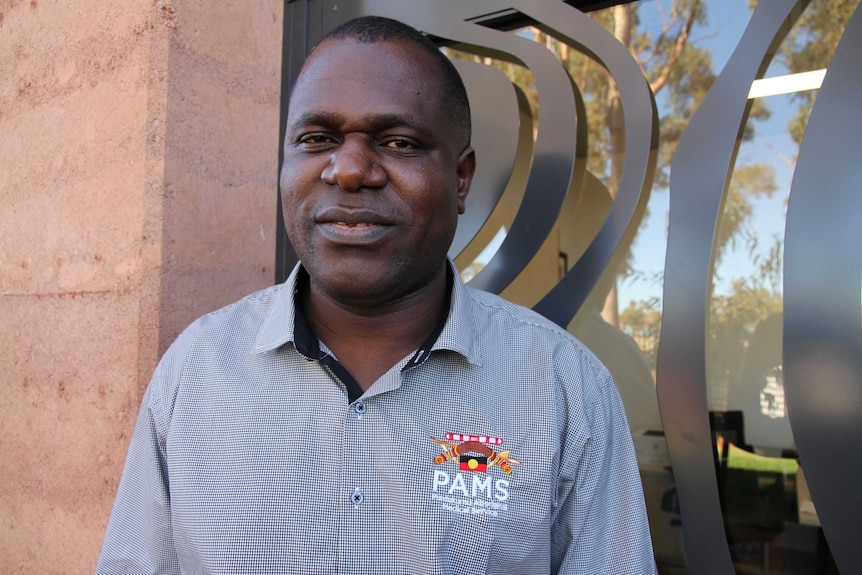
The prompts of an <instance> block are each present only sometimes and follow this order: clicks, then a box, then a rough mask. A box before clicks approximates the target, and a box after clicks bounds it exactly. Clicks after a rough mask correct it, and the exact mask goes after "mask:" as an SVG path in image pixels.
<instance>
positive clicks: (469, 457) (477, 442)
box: [429, 433, 523, 475]
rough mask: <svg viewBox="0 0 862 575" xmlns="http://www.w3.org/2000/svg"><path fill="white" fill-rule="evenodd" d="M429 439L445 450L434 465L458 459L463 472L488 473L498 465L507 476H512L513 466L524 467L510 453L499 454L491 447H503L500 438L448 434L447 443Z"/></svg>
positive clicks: (433, 438) (435, 459)
mask: <svg viewBox="0 0 862 575" xmlns="http://www.w3.org/2000/svg"><path fill="white" fill-rule="evenodd" d="M429 439H430V440H431V441H434V442H436V443H438V444H439V445H440V446H441V447H442V448H443V453H441V454H440V455H438V456H437V457H435V458H434V463H435V464H437V465H440V464H441V463H446V462H447V461H450V460H456V459H457V461H458V468H459V469H460V470H461V471H473V472H477V473H486V472H487V471H488V468H489V467H493V466H495V465H496V466H497V467H499V468H500V469H502V470H503V471H504V472H505V473H506V474H507V475H511V474H512V465H523V463H522V462H520V461H518V460H517V459H515V458H513V457H512V456H510V455H509V452H508V451H503V452H499V453H498V452H497V451H494V449H493V448H491V447H489V445H495V446H500V445H503V440H502V439H500V438H499V437H492V436H489V435H467V434H465V433H447V434H446V441H442V440H440V439H437V438H436V437H430V438H429Z"/></svg>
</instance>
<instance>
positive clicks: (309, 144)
mask: <svg viewBox="0 0 862 575" xmlns="http://www.w3.org/2000/svg"><path fill="white" fill-rule="evenodd" d="M336 143H337V142H336V140H335V138H334V137H333V136H332V135H331V134H326V133H321V132H313V133H310V134H303V135H301V136H300V137H299V138H297V139H296V144H297V145H299V146H300V147H302V148H305V149H306V150H310V151H316V150H319V149H325V148H328V147H330V146H332V145H333V144H336Z"/></svg>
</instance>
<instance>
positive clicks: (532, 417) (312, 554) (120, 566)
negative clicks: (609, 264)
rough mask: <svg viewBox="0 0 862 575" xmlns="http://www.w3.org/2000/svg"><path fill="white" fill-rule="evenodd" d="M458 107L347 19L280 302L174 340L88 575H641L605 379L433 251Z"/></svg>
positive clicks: (302, 163) (319, 84) (304, 180)
mask: <svg viewBox="0 0 862 575" xmlns="http://www.w3.org/2000/svg"><path fill="white" fill-rule="evenodd" d="M474 168H475V156H474V152H473V149H472V148H471V147H470V119H469V106H468V104H467V98H466V94H465V92H464V87H463V85H462V83H461V81H460V79H459V78H458V75H457V73H456V72H455V71H454V68H453V67H452V66H451V64H450V63H449V62H448V60H446V58H445V57H443V56H442V55H441V54H440V53H439V51H438V50H436V48H435V47H434V45H433V44H432V43H430V42H429V41H427V40H426V39H425V38H424V37H423V36H422V35H421V34H419V33H417V32H416V31H415V30H413V29H412V28H409V27H407V26H404V25H403V24H400V23H398V22H395V21H391V20H387V19H381V18H364V19H359V20H354V21H351V22H349V23H347V24H346V25H344V26H343V27H341V28H339V29H337V30H335V31H334V32H333V33H331V34H330V35H328V36H327V37H326V38H325V39H324V40H323V41H322V42H321V44H320V45H319V46H318V47H317V48H316V49H315V50H314V51H313V52H312V54H311V55H310V56H309V58H308V60H307V61H306V63H305V65H304V67H303V69H302V71H301V73H300V75H299V78H298V79H297V82H296V85H295V87H294V91H293V94H292V97H291V103H290V111H289V114H288V119H287V137H286V141H285V159H284V168H283V172H282V175H281V186H282V193H283V199H284V207H285V210H284V211H285V214H286V215H285V222H286V225H287V230H288V233H289V235H290V239H291V242H292V243H293V246H294V248H295V250H296V252H297V254H298V255H299V259H300V261H301V264H300V265H298V266H297V267H296V268H295V269H294V271H293V273H292V275H291V276H290V278H289V279H288V280H287V282H285V284H283V285H280V286H276V287H273V288H270V289H268V290H264V291H262V292H259V293H257V294H253V295H251V296H248V297H247V298H245V299H243V300H241V301H239V302H237V303H235V304H233V305H231V306H228V307H226V308H224V309H222V310H219V311H216V312H213V313H211V314H209V315H207V316H205V317H203V318H201V319H200V320H198V321H197V322H195V323H194V324H192V326H190V327H189V328H188V329H187V330H186V331H185V332H184V333H183V334H182V335H181V336H180V337H179V338H178V340H177V341H176V342H175V344H174V345H173V346H172V348H171V349H170V350H169V351H168V353H167V354H166V355H165V357H164V358H163V359H162V361H161V363H160V364H159V367H158V368H157V370H156V373H155V375H154V377H153V380H152V382H151V384H150V387H149V389H148V391H147V394H146V397H145V398H144V402H143V406H142V408H141V413H140V416H139V421H138V425H137V428H136V430H135V434H134V437H133V439H132V444H131V447H130V451H129V457H128V462H127V464H126V469H125V470H124V472H123V478H122V481H121V484H120V489H119V494H118V496H117V502H116V504H115V507H114V511H113V513H112V516H111V520H110V523H109V525H108V531H107V534H106V537H105V543H104V547H103V550H102V556H101V558H100V562H99V566H98V568H97V572H98V573H104V574H108V573H181V572H182V573H256V574H258V573H357V574H367V573H409V574H424V573H429V574H430V573H508V574H528V573H549V572H554V573H557V572H559V573H585V574H586V573H589V574H591V575H594V574H598V573H609V574H614V575H619V574H623V573H653V572H654V562H653V558H652V550H651V545H650V539H649V530H648V526H647V522H646V515H645V511H644V507H643V498H642V494H641V490H640V483H639V479H638V473H637V469H636V466H635V461H634V453H633V449H632V445H631V439H630V436H629V432H628V428H627V425H626V420H625V416H624V413H623V409H622V405H621V402H620V399H619V395H618V394H617V392H616V390H615V388H614V385H613V381H612V380H611V378H610V376H609V374H608V372H607V370H606V369H605V368H604V367H602V365H601V364H600V363H599V362H598V361H597V360H596V358H595V356H593V355H592V354H591V353H589V352H588V351H587V350H586V349H585V348H583V347H582V346H581V345H580V344H579V343H578V342H577V341H576V340H574V339H573V338H572V337H570V336H569V335H568V334H567V333H566V332H565V331H564V330H561V329H560V328H558V327H557V326H555V325H554V324H552V323H550V322H548V321H546V320H545V319H543V318H542V317H540V316H538V315H536V314H535V313H533V312H531V311H529V310H526V309H524V308H521V307H518V306H515V305H512V304H510V303H507V302H505V301H503V300H501V299H500V298H498V297H496V296H493V295H490V294H487V293H483V292H478V291H475V290H470V289H468V288H466V287H465V286H463V285H462V284H461V283H460V281H459V280H458V275H457V273H456V272H455V270H454V268H453V266H452V264H451V263H450V262H449V261H448V260H447V257H446V252H447V249H448V247H449V244H450V242H451V241H452V238H453V235H454V232H455V225H456V222H457V218H458V215H459V214H460V213H462V212H463V211H464V200H465V197H466V195H467V191H468V189H469V186H470V182H471V179H472V177H473V171H474Z"/></svg>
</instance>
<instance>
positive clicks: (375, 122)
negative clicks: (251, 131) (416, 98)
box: [290, 112, 434, 138]
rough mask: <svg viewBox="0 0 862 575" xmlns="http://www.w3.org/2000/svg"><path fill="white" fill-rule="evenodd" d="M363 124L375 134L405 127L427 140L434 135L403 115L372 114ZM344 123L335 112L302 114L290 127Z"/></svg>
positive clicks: (342, 118) (329, 125) (341, 116)
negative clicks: (367, 124)
mask: <svg viewBox="0 0 862 575" xmlns="http://www.w3.org/2000/svg"><path fill="white" fill-rule="evenodd" d="M363 121H365V122H369V123H370V124H371V126H372V129H373V130H374V131H375V132H382V131H384V130H388V129H392V128H398V127H406V128H409V129H410V130H414V131H416V132H419V133H420V134H422V135H423V136H425V137H427V138H432V137H433V136H434V134H433V133H432V132H431V131H430V130H429V129H428V128H426V127H425V126H423V125H422V124H421V123H419V122H418V121H416V119H415V118H413V117H412V116H409V115H405V114H373V115H370V116H367V117H365V118H364V120H363ZM343 122H344V116H343V115H342V114H339V113H337V112H306V113H305V114H302V115H301V116H300V117H299V118H298V119H297V120H296V121H295V122H293V123H292V124H291V125H290V128H291V131H293V130H298V129H300V128H302V127H303V126H325V127H336V126H338V125H339V124H342V123H343Z"/></svg>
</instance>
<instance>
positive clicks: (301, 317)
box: [293, 265, 455, 403]
mask: <svg viewBox="0 0 862 575" xmlns="http://www.w3.org/2000/svg"><path fill="white" fill-rule="evenodd" d="M454 279H455V278H454V275H453V272H452V268H451V266H448V265H447V266H446V286H447V290H446V305H444V306H443V308H442V309H441V310H440V317H439V318H438V319H437V325H436V326H435V327H434V331H432V332H431V335H430V336H428V338H427V339H426V340H425V342H424V343H423V344H422V346H421V347H420V348H419V349H417V350H416V353H414V354H413V356H412V357H411V358H410V360H409V361H408V362H407V363H406V364H405V365H404V367H403V368H402V369H401V371H402V372H404V371H407V370H408V369H410V368H412V367H415V366H417V365H420V364H422V363H423V362H424V361H425V360H426V359H428V357H429V356H430V355H431V348H432V347H433V346H434V344H435V343H436V342H437V338H439V337H440V334H441V333H442V332H443V327H444V326H445V325H446V320H447V319H448V318H449V308H450V306H451V302H452V283H453V282H454ZM308 285H309V278H308V272H306V271H305V270H304V269H303V268H302V267H300V269H299V273H298V274H297V277H296V289H295V290H294V292H293V307H294V322H293V323H294V325H293V341H294V345H295V346H296V350H297V351H298V352H299V353H301V354H302V355H304V356H305V357H307V358H309V359H316V360H318V361H320V362H321V363H322V364H323V365H325V366H326V367H328V368H329V369H331V370H332V372H333V373H334V374H335V375H336V377H338V379H340V380H341V381H342V382H343V383H344V385H345V387H346V388H347V399H348V403H353V402H354V401H356V400H357V399H359V398H360V397H362V394H363V393H365V392H364V391H363V390H362V388H361V387H360V386H359V383H357V381H356V379H354V377H353V376H352V375H351V374H350V372H349V371H347V369H346V368H345V367H344V366H343V365H341V364H340V363H338V360H336V359H335V358H334V357H332V356H331V355H329V354H328V353H324V352H323V350H321V349H320V341H319V339H318V337H317V334H315V333H314V330H313V329H312V328H311V324H310V323H308V318H307V317H306V316H305V310H304V309H303V305H302V297H301V296H302V292H303V291H304V290H306V289H308Z"/></svg>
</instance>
